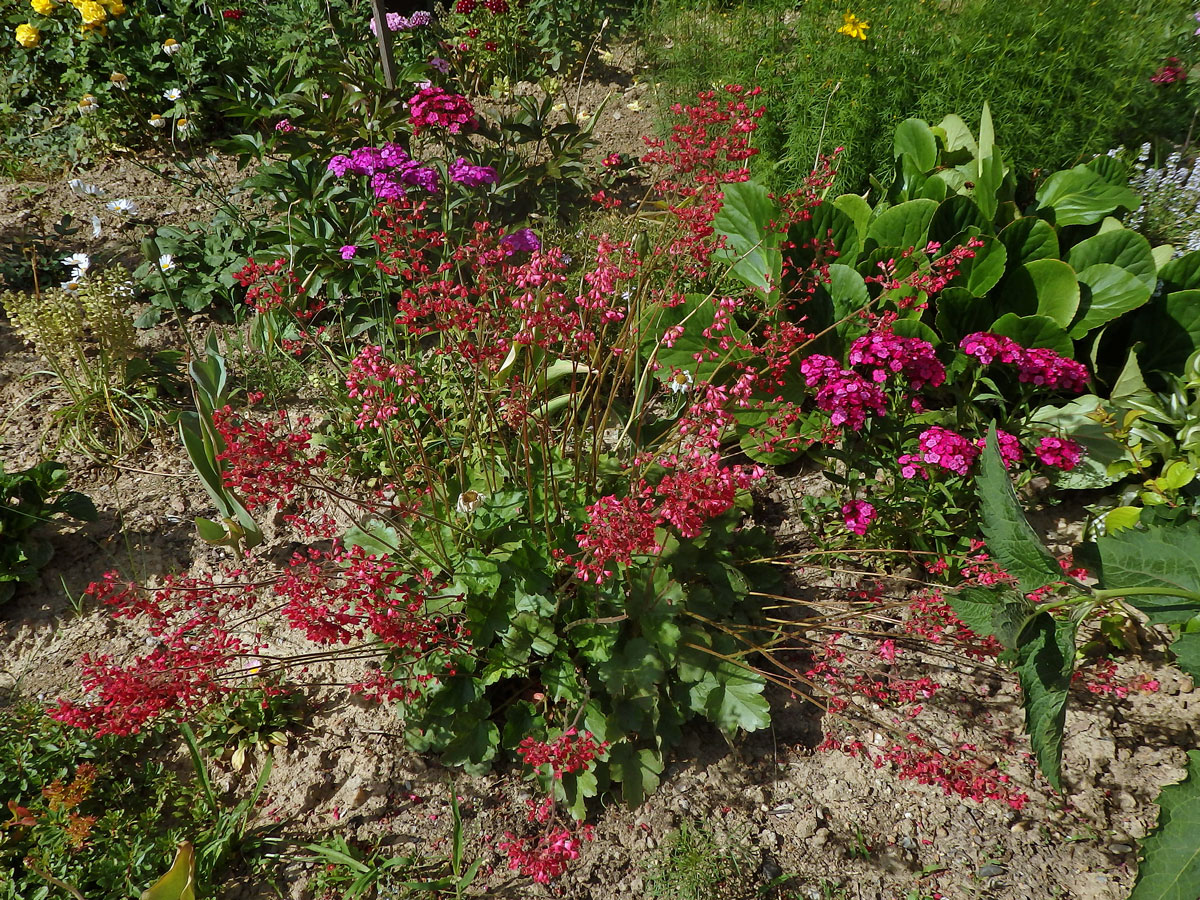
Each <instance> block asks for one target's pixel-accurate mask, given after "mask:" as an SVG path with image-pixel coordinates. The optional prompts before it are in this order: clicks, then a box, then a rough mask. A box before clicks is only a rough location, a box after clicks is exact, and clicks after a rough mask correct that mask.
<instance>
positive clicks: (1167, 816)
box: [1129, 750, 1200, 900]
mask: <svg viewBox="0 0 1200 900" xmlns="http://www.w3.org/2000/svg"><path fill="white" fill-rule="evenodd" d="M1158 806H1159V812H1158V826H1157V827H1156V828H1155V829H1154V831H1152V832H1151V833H1150V834H1149V836H1147V838H1146V839H1145V840H1144V841H1142V856H1143V859H1142V864H1141V865H1140V866H1139V867H1138V880H1137V883H1136V884H1135V885H1134V886H1133V893H1132V894H1130V895H1129V900H1195V898H1196V897H1200V750H1189V751H1188V774H1187V777H1186V778H1185V779H1184V780H1183V781H1181V782H1179V783H1178V784H1170V785H1167V786H1166V787H1164V788H1163V789H1162V792H1161V793H1160V794H1159V795H1158Z"/></svg>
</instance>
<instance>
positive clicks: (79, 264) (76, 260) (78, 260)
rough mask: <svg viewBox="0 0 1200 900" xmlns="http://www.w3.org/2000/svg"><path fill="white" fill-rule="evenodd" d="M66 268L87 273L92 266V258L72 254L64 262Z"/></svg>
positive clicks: (83, 254)
mask: <svg viewBox="0 0 1200 900" xmlns="http://www.w3.org/2000/svg"><path fill="white" fill-rule="evenodd" d="M62 264H63V265H64V266H70V267H72V268H73V269H75V270H76V271H77V272H81V273H86V272H87V270H88V269H90V268H91V266H92V258H91V257H90V256H88V255H87V254H86V253H72V254H71V255H70V256H68V257H67V258H66V259H64V260H63V261H62Z"/></svg>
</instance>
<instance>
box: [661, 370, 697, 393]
mask: <svg viewBox="0 0 1200 900" xmlns="http://www.w3.org/2000/svg"><path fill="white" fill-rule="evenodd" d="M667 387H668V388H670V389H671V393H672V394H686V393H687V392H688V391H690V390H691V389H692V373H691V372H689V371H688V370H687V369H680V370H679V371H678V372H676V373H675V374H674V375H672V376H671V377H670V378H669V379H667Z"/></svg>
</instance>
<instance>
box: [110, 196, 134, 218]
mask: <svg viewBox="0 0 1200 900" xmlns="http://www.w3.org/2000/svg"><path fill="white" fill-rule="evenodd" d="M105 208H107V209H108V211H109V212H115V213H120V214H121V215H124V216H136V215H137V211H138V205H137V204H136V203H134V202H133V201H132V200H128V199H126V198H124V197H121V198H120V199H118V200H110V201H108V203H106V204H105Z"/></svg>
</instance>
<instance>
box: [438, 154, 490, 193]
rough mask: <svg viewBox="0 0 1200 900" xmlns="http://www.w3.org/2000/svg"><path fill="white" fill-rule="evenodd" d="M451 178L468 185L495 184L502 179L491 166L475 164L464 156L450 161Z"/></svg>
mask: <svg viewBox="0 0 1200 900" xmlns="http://www.w3.org/2000/svg"><path fill="white" fill-rule="evenodd" d="M449 174H450V180H451V181H456V182H458V183H459V184H465V185H466V186H467V187H479V186H480V185H481V184H495V183H496V182H497V181H499V180H500V176H499V175H497V174H496V170H495V169H493V168H492V167H491V166H473V165H471V164H470V163H469V162H467V161H466V160H465V159H464V158H463V157H461V156H460V157H459V158H458V159H456V160H455V161H454V162H452V163H450V169H449Z"/></svg>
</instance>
